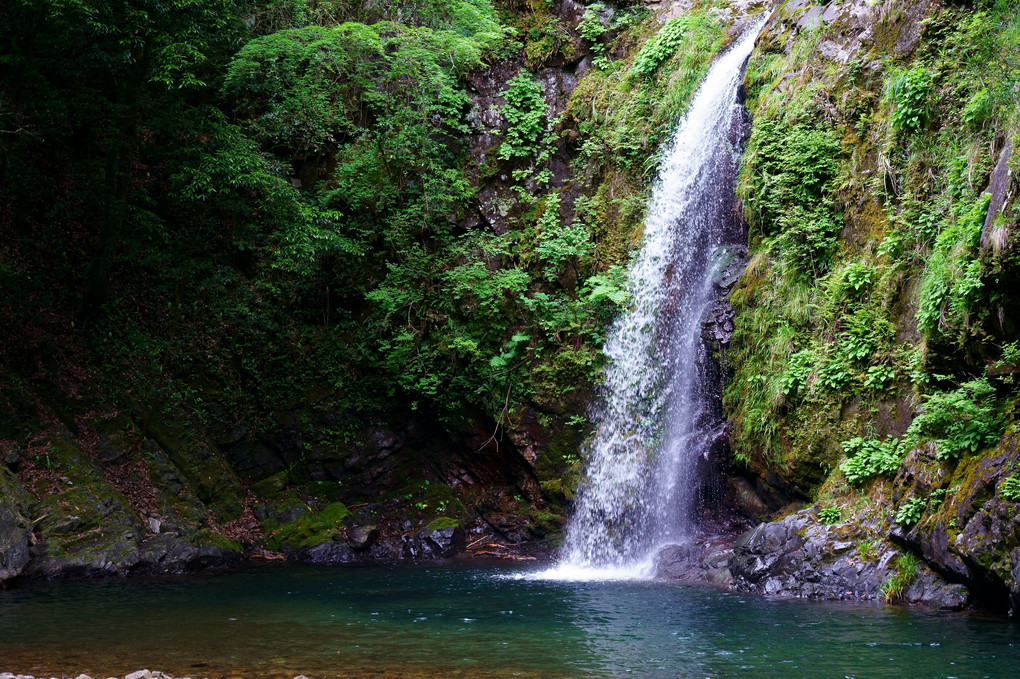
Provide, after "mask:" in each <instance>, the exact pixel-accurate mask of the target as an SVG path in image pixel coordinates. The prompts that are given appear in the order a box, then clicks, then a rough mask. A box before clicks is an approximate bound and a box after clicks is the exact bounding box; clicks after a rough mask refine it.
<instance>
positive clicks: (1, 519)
mask: <svg viewBox="0 0 1020 679" xmlns="http://www.w3.org/2000/svg"><path fill="white" fill-rule="evenodd" d="M31 532H32V522H31V521H30V520H29V518H28V495H27V493H25V490H24V488H22V487H21V484H20V483H18V481H17V479H15V478H14V477H13V476H12V475H11V474H10V473H9V472H8V471H7V470H6V469H4V468H2V467H0V582H2V581H4V580H8V579H10V578H14V577H17V576H18V575H19V574H20V573H21V571H22V570H23V569H24V568H25V566H26V565H27V564H28V559H29V552H28V545H29V537H30V535H31Z"/></svg>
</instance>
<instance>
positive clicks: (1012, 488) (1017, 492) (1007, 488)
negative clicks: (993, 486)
mask: <svg viewBox="0 0 1020 679" xmlns="http://www.w3.org/2000/svg"><path fill="white" fill-rule="evenodd" d="M999 495H1001V496H1002V497H1004V498H1006V499H1007V500H1010V501H1012V502H1020V477H1017V476H1010V477H1008V478H1006V479H1003V481H1002V483H1001V484H999Z"/></svg>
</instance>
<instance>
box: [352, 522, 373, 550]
mask: <svg viewBox="0 0 1020 679" xmlns="http://www.w3.org/2000/svg"><path fill="white" fill-rule="evenodd" d="M377 537H379V529H378V528H376V527H375V526H372V525H360V526H355V527H354V528H352V529H351V530H350V532H349V533H348V540H349V541H350V543H351V548H352V549H355V550H365V549H368V548H369V547H371V546H372V542H373V541H374V540H375V539H376V538H377Z"/></svg>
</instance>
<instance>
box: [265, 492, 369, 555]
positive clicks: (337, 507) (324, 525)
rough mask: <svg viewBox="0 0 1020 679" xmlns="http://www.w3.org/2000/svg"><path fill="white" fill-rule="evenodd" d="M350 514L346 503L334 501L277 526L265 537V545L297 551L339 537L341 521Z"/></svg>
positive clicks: (341, 529)
mask: <svg viewBox="0 0 1020 679" xmlns="http://www.w3.org/2000/svg"><path fill="white" fill-rule="evenodd" d="M350 516H351V511H350V510H349V509H347V506H346V505H344V504H343V503H342V502H334V503H332V504H329V505H326V506H325V507H323V508H322V509H321V510H320V511H318V512H309V513H308V514H305V515H303V516H301V517H300V518H299V519H297V520H296V521H294V522H292V523H288V524H285V525H281V526H279V527H277V528H276V529H275V530H273V531H272V533H271V534H270V535H269V537H268V538H266V545H267V546H268V547H269V548H270V549H285V550H293V551H298V550H301V549H307V548H309V547H315V546H316V545H321V544H323V543H325V542H329V541H331V540H336V539H339V538H340V537H341V536H342V534H343V522H344V520H345V519H347V518H348V517H350Z"/></svg>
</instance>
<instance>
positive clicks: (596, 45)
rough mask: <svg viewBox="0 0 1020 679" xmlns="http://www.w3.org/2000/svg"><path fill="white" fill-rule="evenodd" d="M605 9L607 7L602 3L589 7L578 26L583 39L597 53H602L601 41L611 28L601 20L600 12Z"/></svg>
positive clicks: (586, 8)
mask: <svg viewBox="0 0 1020 679" xmlns="http://www.w3.org/2000/svg"><path fill="white" fill-rule="evenodd" d="M605 8H606V7H605V5H603V4H601V3H595V4H592V5H588V6H587V7H585V9H584V14H583V15H582V16H581V22H580V23H579V24H578V25H577V30H578V32H579V33H580V34H581V37H582V38H584V39H585V40H587V41H588V43H589V44H590V45H591V46H592V50H594V51H596V52H601V51H602V49H603V48H602V44H601V42H600V40H601V39H602V36H604V35H605V34H606V33H607V32H608V31H609V27H608V26H606V25H605V24H603V23H602V21H601V19H599V12H601V11H602V10H604V9H605Z"/></svg>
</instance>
